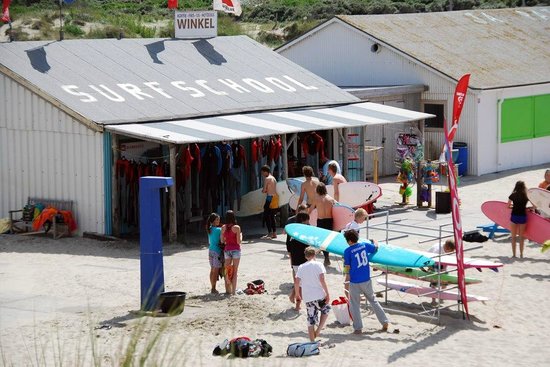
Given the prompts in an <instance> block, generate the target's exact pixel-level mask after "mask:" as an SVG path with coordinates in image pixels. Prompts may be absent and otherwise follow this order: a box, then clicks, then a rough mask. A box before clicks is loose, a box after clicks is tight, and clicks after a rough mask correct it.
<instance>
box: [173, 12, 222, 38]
mask: <svg viewBox="0 0 550 367" xmlns="http://www.w3.org/2000/svg"><path fill="white" fill-rule="evenodd" d="M174 27H175V36H176V38H211V37H216V36H217V35H218V13H217V12H215V11H186V12H176V14H175V18H174Z"/></svg>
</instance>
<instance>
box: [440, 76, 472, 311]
mask: <svg viewBox="0 0 550 367" xmlns="http://www.w3.org/2000/svg"><path fill="white" fill-rule="evenodd" d="M469 80H470V74H466V75H464V76H463V77H462V78H460V80H459V82H458V84H457V86H456V89H455V94H454V101H453V120H452V121H453V125H452V126H451V129H450V130H449V131H448V130H447V121H446V120H443V123H444V126H443V128H444V132H445V147H446V149H445V151H446V155H447V164H448V168H449V169H448V171H449V191H450V192H451V213H452V217H453V232H454V239H455V247H456V264H457V275H458V289H459V290H460V298H461V301H462V304H463V305H464V311H466V316H467V317H468V319H469V318H470V314H469V312H468V299H467V296H466V283H465V281H464V246H463V242H462V221H461V219H460V204H459V199H458V188H457V183H456V182H457V180H456V170H455V165H454V162H453V158H452V149H451V148H452V144H453V138H454V135H455V133H456V129H457V127H458V121H459V120H460V113H461V112H462V107H463V106H464V101H465V100H466V92H467V90H468V82H469Z"/></svg>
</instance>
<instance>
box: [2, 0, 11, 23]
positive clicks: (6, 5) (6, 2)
mask: <svg viewBox="0 0 550 367" xmlns="http://www.w3.org/2000/svg"><path fill="white" fill-rule="evenodd" d="M10 3H11V0H3V1H2V19H1V20H2V22H4V23H10V22H11V18H10Z"/></svg>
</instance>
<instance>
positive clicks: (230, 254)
mask: <svg viewBox="0 0 550 367" xmlns="http://www.w3.org/2000/svg"><path fill="white" fill-rule="evenodd" d="M223 254H224V257H225V259H226V260H227V259H240V258H241V252H240V251H239V250H231V251H224V252H223Z"/></svg>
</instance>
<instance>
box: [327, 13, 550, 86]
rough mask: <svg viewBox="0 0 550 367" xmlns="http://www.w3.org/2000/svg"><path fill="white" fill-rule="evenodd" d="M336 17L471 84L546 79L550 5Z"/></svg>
mask: <svg viewBox="0 0 550 367" xmlns="http://www.w3.org/2000/svg"><path fill="white" fill-rule="evenodd" d="M337 18H338V19H340V20H342V21H343V22H345V23H348V24H349V25H351V26H353V27H356V28H357V29H359V30H361V31H363V32H365V33H366V34H367V35H369V36H371V37H372V38H374V39H376V40H378V41H379V42H380V43H381V44H385V45H387V46H389V47H392V48H394V49H396V50H397V51H398V52H402V53H403V54H405V55H407V56H409V57H411V58H413V59H416V60H417V61H418V62H419V63H421V64H425V65H426V66H428V67H430V68H433V69H435V70H437V71H439V72H441V73H443V74H445V75H447V76H448V77H450V78H452V79H454V80H458V79H459V78H460V77H461V76H462V75H464V74H466V73H471V79H470V88H473V89H493V88H502V87H512V86H520V85H530V84H540V83H548V82H550V7H532V8H513V9H481V10H466V11H452V12H441V13H419V14H392V15H339V16H338V17H337Z"/></svg>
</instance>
